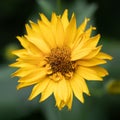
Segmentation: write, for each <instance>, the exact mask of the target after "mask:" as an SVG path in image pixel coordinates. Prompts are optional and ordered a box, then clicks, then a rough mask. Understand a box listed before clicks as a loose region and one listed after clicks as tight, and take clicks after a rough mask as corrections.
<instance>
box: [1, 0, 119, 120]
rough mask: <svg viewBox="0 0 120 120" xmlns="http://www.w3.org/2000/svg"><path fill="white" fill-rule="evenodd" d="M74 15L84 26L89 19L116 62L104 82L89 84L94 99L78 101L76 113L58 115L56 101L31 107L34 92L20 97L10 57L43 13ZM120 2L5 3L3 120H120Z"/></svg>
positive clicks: (37, 0)
mask: <svg viewBox="0 0 120 120" xmlns="http://www.w3.org/2000/svg"><path fill="white" fill-rule="evenodd" d="M66 8H67V9H69V15H71V13H72V12H75V14H76V17H77V24H78V25H79V24H80V23H81V22H82V21H83V20H84V18H85V17H89V18H90V19H91V21H90V24H92V25H94V26H96V27H97V33H100V34H101V35H102V38H101V41H100V43H101V44H103V51H105V52H107V53H109V54H110V55H112V56H113V58H114V59H113V60H112V61H110V62H108V63H107V65H105V66H104V67H106V68H107V69H108V71H109V73H110V74H109V76H107V77H105V78H104V82H88V87H89V89H90V92H91V97H88V96H86V95H84V97H85V103H84V104H81V103H80V102H79V101H78V100H76V99H75V98H74V101H73V108H72V110H71V111H68V110H67V109H66V108H65V109H63V110H62V111H60V112H59V111H58V109H57V108H56V107H55V101H54V99H53V97H50V98H49V99H48V100H47V101H45V102H43V103H40V104H39V103H38V100H39V96H38V97H37V98H36V99H35V100H33V101H28V100H27V98H28V96H29V94H30V92H31V87H29V88H24V89H22V90H19V91H17V90H16V85H17V80H18V78H11V76H10V75H11V73H13V72H14V71H15V69H13V68H9V67H8V65H9V64H10V63H12V62H13V61H15V58H14V56H12V55H11V54H10V52H11V51H12V50H14V49H17V48H19V47H20V44H19V43H18V41H17V39H16V36H17V35H23V34H24V33H25V27H24V26H25V23H28V21H29V20H33V21H36V20H37V19H38V18H39V13H40V12H42V13H44V14H45V15H46V16H47V17H48V18H50V15H51V13H52V12H53V11H55V12H56V13H57V14H61V13H62V12H63V11H64V9H66ZM119 11H120V1H119V0H114V1H113V0H0V120H73V119H74V120H116V119H117V120H118V119H120V117H119V115H120V30H119V28H120V23H119V21H120V14H119Z"/></svg>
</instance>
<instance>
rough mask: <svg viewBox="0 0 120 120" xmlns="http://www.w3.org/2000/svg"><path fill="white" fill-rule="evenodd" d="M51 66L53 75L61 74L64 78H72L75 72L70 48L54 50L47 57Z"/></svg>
mask: <svg viewBox="0 0 120 120" xmlns="http://www.w3.org/2000/svg"><path fill="white" fill-rule="evenodd" d="M47 59H48V63H49V64H50V67H51V70H52V74H55V73H61V75H63V76H64V77H68V76H71V73H72V72H73V71H74V67H73V63H72V61H71V50H70V48H68V47H62V48H59V47H57V48H53V49H51V53H50V54H49V56H48V57H47Z"/></svg>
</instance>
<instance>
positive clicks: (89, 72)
mask: <svg viewBox="0 0 120 120" xmlns="http://www.w3.org/2000/svg"><path fill="white" fill-rule="evenodd" d="M97 72H98V71H97V69H95V68H94V67H90V68H87V67H82V66H80V67H79V68H78V70H77V73H78V74H79V75H80V76H81V77H83V78H85V79H86V80H100V81H101V80H103V79H102V78H101V75H100V74H98V73H97Z"/></svg>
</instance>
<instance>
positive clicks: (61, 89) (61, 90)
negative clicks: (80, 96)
mask: <svg viewBox="0 0 120 120" xmlns="http://www.w3.org/2000/svg"><path fill="white" fill-rule="evenodd" d="M54 96H55V98H56V101H59V100H58V99H60V100H61V101H64V102H66V101H67V100H68V99H69V91H68V86H67V83H66V80H65V79H62V80H60V81H59V82H57V83H56V88H55V91H54Z"/></svg>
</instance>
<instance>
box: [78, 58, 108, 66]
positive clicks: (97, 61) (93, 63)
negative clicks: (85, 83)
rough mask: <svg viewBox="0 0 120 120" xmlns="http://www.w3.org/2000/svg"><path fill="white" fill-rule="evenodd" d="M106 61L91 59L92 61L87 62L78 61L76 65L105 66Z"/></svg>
mask: <svg viewBox="0 0 120 120" xmlns="http://www.w3.org/2000/svg"><path fill="white" fill-rule="evenodd" d="M105 63H106V61H105V60H102V59H97V58H93V59H87V60H84V59H83V60H79V61H78V64H79V65H81V66H89V67H90V66H96V65H99V64H105Z"/></svg>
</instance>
